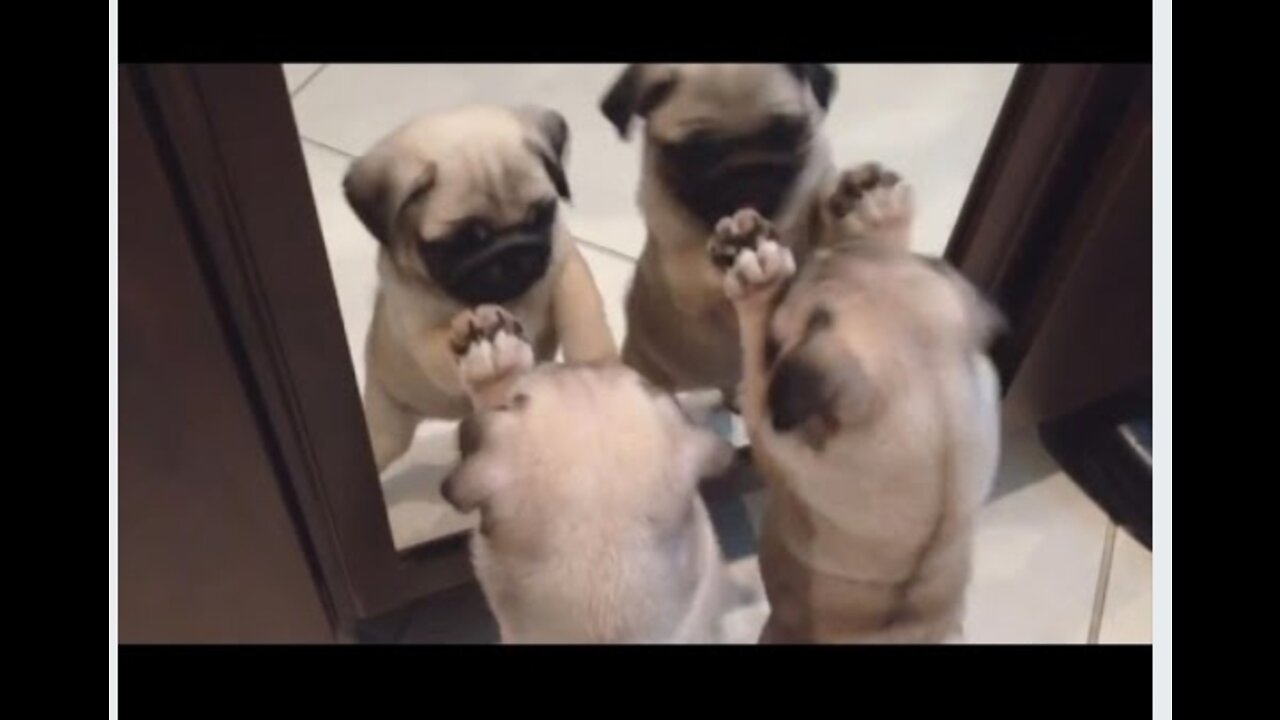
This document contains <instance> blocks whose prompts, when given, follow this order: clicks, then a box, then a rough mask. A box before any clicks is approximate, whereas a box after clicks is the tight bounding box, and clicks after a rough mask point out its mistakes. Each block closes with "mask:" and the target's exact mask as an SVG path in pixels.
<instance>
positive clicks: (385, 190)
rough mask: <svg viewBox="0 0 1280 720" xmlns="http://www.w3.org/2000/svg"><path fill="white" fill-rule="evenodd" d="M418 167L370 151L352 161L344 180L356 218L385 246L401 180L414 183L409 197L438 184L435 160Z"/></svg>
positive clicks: (343, 186) (345, 190)
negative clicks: (415, 173) (415, 172)
mask: <svg viewBox="0 0 1280 720" xmlns="http://www.w3.org/2000/svg"><path fill="white" fill-rule="evenodd" d="M413 173H414V169H410V168H408V167H406V163H404V162H397V161H396V160H395V159H394V158H392V157H391V156H388V155H385V154H382V153H369V154H368V155H365V156H364V157H362V158H360V159H358V160H356V161H355V162H353V163H351V167H350V168H349V169H348V170H347V174H346V176H345V177H343V179H342V190H343V193H344V194H345V195H346V196H347V204H349V205H350V206H351V209H352V210H353V211H355V214H356V217H358V218H360V222H361V223H364V226H365V229H366V230H368V231H369V234H370V235H373V237H374V238H375V239H376V240H377V241H378V242H380V243H382V244H383V245H386V244H387V243H388V242H390V237H391V223H392V220H393V218H394V217H395V214H396V210H397V192H396V188H397V187H398V186H399V184H400V183H402V182H406V180H407V181H408V182H411V183H412V187H411V188H410V190H409V194H408V196H409V197H413V196H415V195H418V194H420V193H425V192H427V191H428V190H430V189H431V186H432V185H433V184H434V183H435V178H436V167H435V164H434V163H430V162H429V163H426V164H425V165H423V166H421V167H420V168H417V176H416V178H414V177H413Z"/></svg>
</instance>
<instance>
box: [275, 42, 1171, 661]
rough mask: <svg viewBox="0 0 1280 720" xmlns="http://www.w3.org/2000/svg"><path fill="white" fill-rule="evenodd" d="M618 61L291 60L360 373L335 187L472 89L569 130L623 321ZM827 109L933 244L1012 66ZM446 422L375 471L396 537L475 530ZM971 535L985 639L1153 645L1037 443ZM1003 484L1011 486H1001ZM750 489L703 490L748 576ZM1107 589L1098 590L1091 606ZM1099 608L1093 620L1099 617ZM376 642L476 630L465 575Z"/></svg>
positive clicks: (626, 232) (1139, 564)
mask: <svg viewBox="0 0 1280 720" xmlns="http://www.w3.org/2000/svg"><path fill="white" fill-rule="evenodd" d="M618 69H619V66H616V65H521V66H503V65H439V66H431V65H419V66H406V65H352V66H342V65H292V66H286V67H285V74H286V77H287V80H288V85H289V89H290V92H292V93H293V94H294V100H293V104H294V112H295V115H296V118H297V122H298V127H299V131H300V133H301V135H302V147H303V153H304V155H305V158H306V162H307V169H308V172H309V174H310V177H311V184H312V192H313V194H314V196H315V200H316V206H317V211H318V213H319V215H320V223H321V227H322V228H323V230H324V234H325V243H326V248H327V250H328V253H329V262H330V265H331V267H332V269H333V273H334V282H335V286H336V288H337V293H338V300H339V303H340V305H341V309H342V314H343V322H344V325H345V328H346V332H347V339H348V341H349V342H350V345H351V348H352V353H351V356H352V362H353V364H354V365H355V369H356V376H357V377H360V378H363V375H364V357H363V352H362V350H361V348H362V347H363V344H364V336H365V332H366V329H367V326H368V323H369V319H370V317H371V315H372V312H373V294H374V286H375V277H376V276H375V272H374V256H375V250H376V245H375V243H374V242H373V240H372V239H371V238H369V237H368V235H367V234H366V233H365V231H364V229H363V228H362V227H361V225H360V223H359V222H358V221H357V220H356V218H355V216H354V215H353V214H352V213H351V211H350V210H349V209H348V208H347V206H346V203H345V201H344V200H343V197H342V191H341V178H342V174H343V172H344V171H345V169H346V167H347V164H348V163H349V162H350V161H351V158H352V157H354V156H355V155H356V154H358V153H360V152H362V151H363V150H365V149H366V148H367V147H369V146H370V145H371V144H372V143H373V142H374V141H375V140H377V139H378V138H379V137H380V136H381V135H383V134H384V133H386V132H388V131H389V130H391V129H392V128H393V127H395V126H396V125H398V124H400V123H401V122H403V121H405V120H406V119H408V118H409V117H410V116H411V115H413V114H414V113H416V112H421V111H424V110H430V109H435V108H443V107H448V106H452V105H457V104H462V103H466V102H483V101H490V102H500V103H506V104H515V103H522V102H536V103H541V104H545V105H547V106H550V107H554V108H556V109H557V110H559V111H560V112H562V113H563V114H564V115H565V117H566V118H567V119H568V121H569V124H570V130H571V140H570V154H569V160H568V173H569V181H570V185H571V186H572V187H573V191H574V205H573V207H571V208H568V213H569V218H570V224H571V227H572V228H573V229H574V232H575V234H577V235H578V236H579V237H582V238H585V239H586V240H587V241H588V244H587V245H586V246H585V247H584V248H583V252H584V254H585V255H586V257H587V261H588V263H589V264H590V265H591V269H592V271H593V272H594V274H595V278H596V282H597V283H598V284H599V285H600V289H601V292H602V293H603V294H604V296H605V299H606V303H607V312H608V316H609V323H610V325H611V327H612V328H613V330H614V332H615V334H616V335H617V336H618V337H619V338H621V337H622V335H623V331H624V330H625V327H624V323H623V314H622V297H623V293H624V292H625V289H626V286H627V283H628V282H629V278H630V274H631V267H632V264H633V262H634V258H635V257H636V256H637V254H638V252H639V249H640V245H641V242H642V241H643V225H642V223H641V222H640V219H639V215H638V213H637V212H636V210H635V206H634V193H635V188H636V183H637V171H638V148H637V146H636V145H635V144H625V143H623V142H621V141H619V140H618V138H617V136H616V134H615V133H614V131H613V129H612V127H611V126H609V124H608V123H607V122H606V121H605V120H604V118H603V117H602V116H600V114H599V111H598V110H597V109H596V107H597V101H598V98H599V95H600V94H601V93H602V92H603V90H604V88H605V87H606V86H607V84H608V83H609V82H610V81H611V80H612V78H613V77H614V76H615V74H616V73H617V72H618ZM840 72H841V76H840V89H839V92H838V94H837V96H836V101H835V103H834V106H833V108H832V111H831V114H830V116H829V117H828V119H827V131H828V133H829V134H830V136H831V138H832V142H833V146H834V149H835V153H836V158H837V161H839V162H842V163H849V162H854V161H858V160H862V159H877V160H881V161H883V162H885V163H886V164H888V165H890V166H893V167H895V168H897V169H899V170H900V171H902V173H903V174H904V175H905V176H906V177H908V178H910V179H911V181H912V182H913V183H914V184H915V186H916V188H917V197H918V203H919V212H920V219H919V224H918V237H919V240H920V245H919V248H918V249H919V250H921V251H923V252H929V253H935V254H937V253H941V251H942V249H943V247H944V245H945V243H946V240H947V236H948V234H949V231H950V227H951V225H952V224H953V223H954V220H955V217H956V214H957V213H958V212H959V209H960V205H961V203H962V202H963V200H964V195H965V192H966V190H967V188H968V184H969V179H970V177H971V175H972V173H973V170H974V168H975V167H976V165H977V162H978V159H979V157H980V155H981V152H982V147H983V144H984V143H985V141H986V137H987V134H988V133H989V132H990V128H991V125H992V122H993V121H994V118H995V115H996V113H997V112H998V110H999V105H1000V102H1001V100H1002V98H1003V95H1004V92H1005V88H1006V87H1007V85H1008V82H1009V79H1010V77H1011V76H1012V72H1013V67H1012V66H997V65H980V66H974V65H904V66H874V65H873V66H856V65H855V66H843V67H841V68H840ZM452 453H453V438H452V426H451V424H449V423H424V424H423V426H422V427H421V428H420V429H419V431H418V435H417V439H416V441H415V443H414V446H413V447H412V448H411V449H410V451H409V453H408V455H406V457H404V458H402V459H401V460H399V461H398V462H396V463H395V464H393V465H392V466H391V467H390V468H388V469H387V472H386V473H385V474H384V477H383V488H384V492H385V495H386V497H387V500H388V504H389V510H388V512H389V514H390V516H391V524H392V527H393V533H394V535H395V540H396V544H397V546H399V547H407V546H411V545H414V544H417V543H419V542H423V541H426V540H428V539H431V538H433V537H439V536H440V535H442V534H448V533H451V532H455V531H457V530H461V529H464V528H466V527H467V526H468V522H467V519H466V518H463V517H460V516H458V515H456V514H455V513H453V512H452V511H451V510H450V509H449V508H448V507H446V506H444V505H443V504H442V503H441V501H440V500H439V499H438V498H439V496H438V493H437V489H436V483H438V481H439V478H440V476H441V474H442V472H443V470H444V468H446V467H448V465H449V463H450V462H451V459H452ZM1004 460H1005V462H1004V467H1003V468H1002V473H1001V478H1000V480H999V482H998V487H997V495H998V497H997V499H995V500H993V501H992V503H991V504H990V505H989V506H988V508H987V510H986V511H985V514H984V516H983V522H982V525H981V529H980V532H979V537H978V550H977V558H976V562H975V578H974V584H973V590H972V593H971V597H970V610H969V615H968V628H967V632H968V636H969V638H970V640H973V641H979V642H1085V641H1086V640H1087V639H1089V634H1090V628H1091V627H1096V634H1097V637H1098V639H1099V640H1100V641H1102V642H1132V641H1138V642H1149V641H1150V638H1151V554H1150V553H1149V552H1147V551H1146V550H1145V549H1144V548H1142V546H1141V545H1139V544H1138V543H1136V542H1134V541H1132V540H1131V539H1130V538H1129V537H1128V535H1126V534H1125V533H1124V532H1123V531H1120V532H1117V533H1115V534H1114V544H1113V547H1112V549H1111V552H1110V568H1109V573H1108V574H1106V575H1104V574H1103V573H1102V572H1101V569H1102V564H1103V561H1104V557H1105V556H1106V553H1105V552H1104V550H1105V549H1106V547H1107V542H1108V538H1109V534H1108V530H1109V528H1110V523H1109V521H1108V520H1107V518H1106V516H1105V515H1104V514H1103V513H1102V512H1101V511H1099V510H1098V509H1097V508H1096V507H1095V506H1094V505H1093V504H1092V503H1091V502H1090V501H1089V500H1088V499H1086V498H1085V496H1084V494H1083V493H1081V492H1080V491H1079V490H1078V489H1077V488H1076V487H1075V486H1074V484H1072V483H1071V482H1070V480H1069V479H1067V478H1066V477H1065V476H1064V475H1062V474H1061V473H1060V472H1058V470H1057V468H1056V467H1055V466H1054V464H1053V463H1052V461H1051V460H1049V459H1047V458H1046V457H1044V455H1043V453H1042V452H1041V451H1040V450H1039V446H1038V443H1036V442H1035V441H1034V440H1032V439H1028V438H1011V439H1010V440H1009V442H1008V449H1007V451H1006V453H1005V459H1004ZM1001 493H1003V494H1001ZM762 502H763V498H762V497H761V495H760V493H755V494H753V495H752V496H748V497H746V498H745V502H744V501H741V500H733V501H723V500H716V501H713V502H711V503H710V504H711V507H712V513H713V516H714V517H715V520H716V525H717V528H718V529H719V530H720V532H721V536H722V538H723V539H724V545H725V549H726V552H727V553H728V554H729V556H730V557H731V558H737V559H736V562H737V563H739V569H740V570H742V571H743V572H744V574H750V569H751V564H752V562H753V559H754V555H753V553H754V538H753V537H752V536H753V532H752V530H751V528H752V527H753V523H754V522H755V519H756V518H758V515H759V510H760V507H761V505H762ZM1096 600H1100V602H1095V601H1096ZM1095 612H1097V613H1098V615H1097V618H1096V620H1097V622H1094V620H1095V617H1094V613H1095ZM367 635H368V636H369V639H379V640H397V639H398V640H404V641H443V642H449V641H484V640H486V639H492V638H493V637H494V634H493V629H492V621H491V619H489V617H488V614H487V612H486V611H485V609H484V603H483V600H482V599H481V598H480V597H479V596H478V595H477V594H476V592H475V590H474V588H462V589H459V590H457V591H454V592H451V593H446V594H445V595H443V596H440V597H437V598H433V599H432V600H431V601H430V602H429V603H427V604H424V605H423V606H422V607H419V608H415V609H414V610H412V611H410V612H406V613H401V614H399V615H397V616H395V617H392V618H387V619H385V620H384V621H382V622H379V623H372V624H370V626H369V628H368V632H367Z"/></svg>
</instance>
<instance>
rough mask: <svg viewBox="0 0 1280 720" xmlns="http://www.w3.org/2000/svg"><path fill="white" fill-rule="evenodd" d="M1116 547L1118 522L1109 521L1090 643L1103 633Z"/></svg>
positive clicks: (1094, 602) (1103, 545) (1090, 627)
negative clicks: (1104, 614)
mask: <svg viewBox="0 0 1280 720" xmlns="http://www.w3.org/2000/svg"><path fill="white" fill-rule="evenodd" d="M1115 549H1116V524H1115V523H1114V522H1108V523H1107V535H1106V540H1104V541H1103V544H1102V562H1100V563H1099V564H1098V582H1097V584H1096V585H1095V586H1094V592H1093V613H1092V616H1091V617H1090V618H1089V638H1088V644H1090V645H1097V644H1098V636H1099V635H1101V633H1102V613H1103V611H1104V610H1105V609H1106V605H1107V586H1108V584H1109V583H1110V582H1111V559H1112V556H1113V555H1114V554H1115Z"/></svg>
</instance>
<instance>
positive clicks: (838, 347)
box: [708, 167, 1000, 643]
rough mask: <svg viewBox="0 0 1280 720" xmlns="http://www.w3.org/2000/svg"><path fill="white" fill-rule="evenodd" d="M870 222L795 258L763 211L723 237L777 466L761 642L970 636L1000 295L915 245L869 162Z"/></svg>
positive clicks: (770, 473)
mask: <svg viewBox="0 0 1280 720" xmlns="http://www.w3.org/2000/svg"><path fill="white" fill-rule="evenodd" d="M862 172H863V175H862V177H861V183H860V187H861V191H860V196H859V197H858V198H857V200H856V202H855V203H854V207H853V209H852V212H853V213H854V214H855V218H854V219H855V221H856V224H857V225H858V226H859V227H860V228H861V231H862V234H861V236H860V238H859V239H858V240H857V241H855V242H847V243H844V244H841V245H837V246H834V247H829V248H823V249H820V250H818V251H816V252H815V253H814V254H813V255H812V257H811V258H810V260H809V262H808V264H806V265H804V266H802V267H801V268H800V270H799V272H798V273H797V272H796V262H795V258H794V257H793V255H792V253H791V252H790V250H789V249H788V248H787V247H786V246H785V245H784V244H782V243H781V242H779V239H778V235H777V229H776V228H774V227H773V226H772V225H771V224H770V223H769V222H768V221H767V220H766V219H765V218H763V217H762V216H761V215H759V214H757V213H754V212H751V211H743V212H739V213H737V214H735V215H733V216H732V217H729V218H726V219H725V220H723V221H722V222H721V223H720V224H719V225H718V226H717V228H716V232H715V235H714V236H713V238H712V239H711V241H710V244H709V248H708V249H709V253H710V254H711V256H713V257H715V258H718V259H720V261H721V262H722V264H723V265H725V266H726V268H727V269H726V272H725V275H724V291H725V293H726V296H727V297H729V298H730V299H731V300H732V302H733V304H734V307H735V309H736V312H737V315H738V320H739V322H740V324H741V328H742V357H743V362H744V370H743V373H744V382H743V399H742V402H743V418H744V421H745V424H746V427H747V432H748V435H749V436H750V438H751V447H752V451H753V453H754V458H755V461H756V463H757V465H758V466H759V467H760V469H761V472H762V473H763V474H764V476H765V477H766V478H767V479H768V481H769V488H770V491H771V492H770V501H769V505H768V507H767V510H766V518H765V521H764V528H763V530H762V533H761V534H762V537H761V549H760V566H761V574H762V576H763V578H764V584H765V591H766V593H767V595H768V597H769V602H770V605H771V608H772V614H771V616H770V618H769V621H768V623H767V624H766V626H765V630H764V633H763V635H762V638H761V640H762V642H787V643H794V642H873V643H875V642H879V643H884V642H912V643H927V642H941V641H949V640H957V639H959V637H960V633H961V619H962V615H963V610H964V594H965V588H966V585H967V583H968V579H969V572H970V570H969V567H970V552H971V551H970V548H971V544H972V534H973V526H974V521H975V517H976V514H977V512H978V509H979V507H980V506H981V505H982V503H983V501H984V499H985V497H986V495H987V493H988V491H989V490H990V487H991V483H992V481H993V479H994V476H995V469H996V462H997V459H998V455H999V403H1000V393H999V382H998V379H997V376H996V373H995V370H994V368H993V367H992V365H991V363H990V361H989V360H988V359H987V357H986V354H985V348H986V346H987V343H988V341H989V339H990V337H991V336H992V334H993V332H995V330H996V329H998V327H999V323H1000V321H999V317H998V315H997V314H996V312H995V310H994V309H993V308H992V307H991V306H989V305H987V304H986V303H985V302H984V301H983V300H982V299H980V298H979V296H978V293H977V292H976V291H975V290H974V289H973V288H972V287H971V286H970V285H969V284H968V283H967V282H966V281H965V280H964V279H963V278H962V277H961V276H960V275H959V274H958V273H956V272H955V271H954V270H952V269H951V268H950V267H949V266H947V265H946V264H945V263H944V262H942V261H940V260H926V259H922V258H919V257H917V256H915V255H913V254H911V253H910V252H908V250H907V239H908V236H909V227H910V215H911V207H910V193H909V190H908V189H907V188H906V187H905V186H903V185H901V184H900V183H898V181H897V178H896V176H892V175H889V174H888V173H885V172H883V171H881V170H880V169H879V168H878V167H870V168H863V170H862Z"/></svg>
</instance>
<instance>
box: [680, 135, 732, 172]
mask: <svg viewBox="0 0 1280 720" xmlns="http://www.w3.org/2000/svg"><path fill="white" fill-rule="evenodd" d="M727 149H728V144H727V143H726V142H725V141H724V140H723V139H721V138H718V137H715V136H714V135H711V134H710V133H705V132H694V133H691V134H690V135H689V136H688V137H686V138H685V139H683V140H681V141H680V142H678V143H673V144H671V145H668V146H667V151H668V153H670V155H671V156H672V158H673V159H675V160H676V161H678V162H682V163H687V164H691V165H696V164H703V163H712V162H715V161H717V160H719V159H720V158H722V157H723V156H724V154H725V152H726V151H727Z"/></svg>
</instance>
